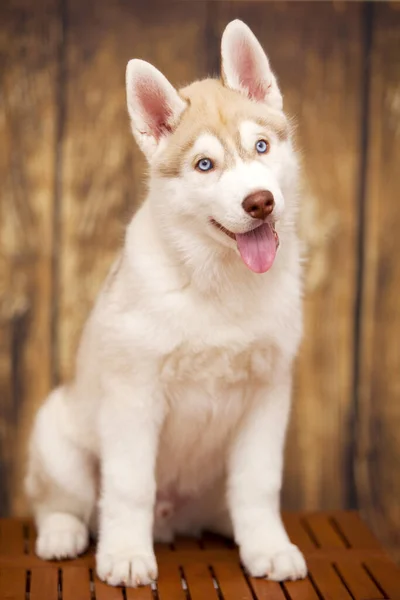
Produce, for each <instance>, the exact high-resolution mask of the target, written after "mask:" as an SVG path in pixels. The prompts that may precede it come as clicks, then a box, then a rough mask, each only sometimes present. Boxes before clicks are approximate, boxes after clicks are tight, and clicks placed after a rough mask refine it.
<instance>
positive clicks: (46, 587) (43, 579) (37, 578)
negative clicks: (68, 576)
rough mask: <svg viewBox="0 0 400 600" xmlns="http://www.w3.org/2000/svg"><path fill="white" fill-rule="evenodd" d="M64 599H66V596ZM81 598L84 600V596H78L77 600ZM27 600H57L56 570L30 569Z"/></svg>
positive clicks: (50, 568)
mask: <svg viewBox="0 0 400 600" xmlns="http://www.w3.org/2000/svg"><path fill="white" fill-rule="evenodd" d="M75 591H76V590H75ZM64 598H68V595H67V596H64ZM69 598H72V596H69ZM75 598H77V596H75ZM81 598H82V600H85V597H84V595H82V596H80V595H79V600H80V599H81ZM29 600H58V569H57V568H56V567H50V566H47V567H39V568H36V569H31V579H30V592H29Z"/></svg>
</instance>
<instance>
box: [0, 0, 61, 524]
mask: <svg viewBox="0 0 400 600" xmlns="http://www.w3.org/2000/svg"><path fill="white" fill-rule="evenodd" d="M56 7H57V3H56V1H55V0H39V1H38V2H37V3H36V4H35V10H32V4H31V2H29V0H20V1H18V2H17V1H9V2H2V3H1V6H0V22H1V28H0V61H1V70H0V89H1V93H0V139H1V143H0V179H1V182H2V185H1V190H0V334H1V336H2V341H1V342H0V352H1V354H0V397H1V401H0V405H1V410H0V465H1V467H0V468H1V471H0V476H4V477H5V482H6V486H5V487H6V489H7V491H8V494H7V497H5V494H4V493H3V495H2V502H1V506H0V510H1V511H2V512H3V513H6V512H8V511H9V510H14V512H19V510H20V509H21V506H22V502H21V500H22V496H21V492H20V481H21V477H22V472H23V464H24V460H23V459H24V454H25V444H26V439H27V435H28V430H29V427H30V424H31V421H32V416H33V413H34V412H35V410H36V409H37V407H38V405H39V404H40V403H41V401H42V399H43V398H44V396H45V394H46V393H47V391H48V389H49V386H50V379H51V374H50V371H51V336H50V331H51V312H52V311H51V295H52V261H51V257H52V220H53V187H54V179H55V128H56V119H57V111H56V85H57V49H58V43H59V39H60V30H59V21H58V16H57V8H56ZM11 472H12V475H13V479H14V485H13V481H12V478H11ZM2 487H3V486H2ZM3 489H4V488H3Z"/></svg>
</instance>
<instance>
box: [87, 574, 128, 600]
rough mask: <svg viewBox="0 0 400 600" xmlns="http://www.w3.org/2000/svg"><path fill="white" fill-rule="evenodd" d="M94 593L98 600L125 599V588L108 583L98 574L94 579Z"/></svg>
mask: <svg viewBox="0 0 400 600" xmlns="http://www.w3.org/2000/svg"><path fill="white" fill-rule="evenodd" d="M94 594H95V598H96V600H124V594H123V588H121V587H112V586H111V585H107V583H104V581H100V579H99V578H98V577H97V576H96V577H95V579H94Z"/></svg>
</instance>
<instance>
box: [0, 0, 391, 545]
mask: <svg viewBox="0 0 400 600" xmlns="http://www.w3.org/2000/svg"><path fill="white" fill-rule="evenodd" d="M234 17H241V18H243V19H244V20H245V21H246V22H247V23H248V24H249V25H250V26H251V27H252V28H253V29H254V31H255V33H256V34H257V35H258V36H259V38H260V40H261V42H262V43H263V44H264V46H265V48H266V50H267V52H268V54H269V55H270V58H271V64H272V66H273V68H274V69H275V71H276V72H277V74H278V78H279V81H280V83H281V87H282V89H283V92H284V99H285V103H286V106H287V108H288V110H289V112H290V113H291V114H292V115H293V116H294V117H295V119H296V121H297V123H298V131H297V136H296V137H297V145H298V146H299V148H300V149H301V152H302V155H303V163H304V173H305V177H304V194H303V201H302V210H301V228H302V233H303V237H304V239H305V242H306V245H307V247H308V254H309V259H308V262H307V265H306V278H305V287H306V300H305V338H304V343H303V347H302V351H301V356H300V358H299V361H298V366H297V379H296V385H295V406H294V410H293V416H292V423H291V427H290V431H289V436H288V451H287V468H286V476H285V489H284V505H285V506H287V507H289V508H304V507H308V508H312V507H316V508H317V507H318V508H334V507H346V506H355V505H358V506H359V508H360V509H362V510H363V511H365V514H366V516H367V517H368V519H369V522H370V523H371V525H372V526H373V527H374V530H375V532H376V533H377V534H378V535H379V536H380V537H381V538H382V539H383V540H385V542H387V543H388V544H389V546H390V547H391V548H392V549H393V550H394V551H396V550H397V552H399V550H398V549H399V548H400V538H399V531H400V503H399V502H398V501H397V499H398V497H399V492H400V490H399V486H400V483H399V476H398V473H399V464H400V443H399V436H398V435H397V432H398V426H399V419H400V416H399V410H398V406H399V403H398V401H397V398H398V392H399V385H400V382H399V377H400V375H399V373H400V368H399V367H400V360H399V358H400V357H399V344H398V343H397V340H398V338H399V336H400V319H399V308H398V307H399V303H398V301H397V296H398V294H397V288H398V281H399V277H398V275H397V271H396V269H397V270H398V268H397V262H398V260H397V255H398V252H397V250H398V243H399V242H398V239H399V236H398V234H397V232H398V230H399V226H400V223H399V203H398V198H397V195H398V192H399V175H398V168H397V163H398V162H399V160H398V159H399V125H398V123H399V93H400V92H399V87H398V82H399V75H400V66H399V52H398V48H399V46H400V23H399V19H400V11H399V10H398V8H396V5H395V4H394V3H392V4H391V5H390V6H389V5H386V3H384V2H382V3H376V4H374V5H372V3H368V6H367V5H366V4H363V3H352V2H349V3H343V2H334V3H329V2H318V3H317V2H301V1H299V2H295V3H294V2H279V3H277V2H206V1H203V0H198V1H196V2H172V3H165V2H163V1H161V0H160V1H159V2H152V3H146V2H125V1H123V0H119V1H118V2H106V1H105V0H98V1H97V2H94V0H90V1H89V2H80V1H79V0H62V1H61V2H60V1H59V0H39V1H38V2H36V3H35V10H32V5H31V3H30V2H29V1H28V0H6V1H5V2H2V3H1V7H0V58H1V69H0V138H1V139H0V176H1V181H2V186H1V188H0V478H1V480H2V485H0V514H5V515H6V514H10V513H14V514H23V512H24V509H25V505H24V502H23V495H22V492H21V479H22V473H23V464H24V461H23V457H24V453H25V448H26V439H27V432H28V429H29V426H30V423H31V421H32V416H33V414H34V412H35V410H36V408H37V406H38V405H39V404H40V402H41V401H42V399H43V398H44V396H45V394H46V393H47V391H48V390H49V388H50V387H51V385H52V384H53V383H54V382H55V381H57V380H59V379H64V378H65V377H67V376H68V375H69V374H71V372H72V366H73V359H74V353H75V348H76V345H77V341H78V338H79V335H80V330H81V327H82V324H83V322H84V319H85V317H86V315H87V312H88V310H89V309H90V306H91V304H92V302H93V300H94V298H95V296H96V294H97V292H98V290H99V288H100V285H101V281H102V279H103V277H104V274H105V273H106V271H107V268H108V266H109V265H110V263H111V261H112V260H113V258H114V256H115V255H116V253H117V251H118V249H119V248H120V247H121V245H122V241H123V233H124V225H125V224H126V222H127V220H128V219H129V217H130V216H131V214H132V213H133V212H134V210H135V208H136V207H137V206H138V204H139V203H140V201H141V199H142V197H143V192H144V185H143V176H144V161H143V159H142V158H141V156H140V154H139V151H138V150H137V148H136V146H135V143H134V141H133V140H132V138H131V134H130V132H129V123H128V118H127V114H126V109H125V97H124V95H125V90H124V70H125V65H126V61H127V60H128V58H131V57H134V56H136V57H140V58H144V59H146V60H149V61H151V62H153V63H154V64H155V65H156V66H157V67H159V68H160V69H161V70H163V72H164V73H165V74H166V75H167V76H168V77H169V78H170V79H171V81H172V82H173V83H175V84H176V85H180V84H183V83H186V82H187V81H190V80H191V79H193V78H196V77H203V76H204V75H206V74H207V72H211V71H214V72H215V71H216V69H217V67H218V62H219V57H218V54H219V40H220V35H221V32H222V30H223V28H224V26H225V25H226V23H227V21H228V20H229V19H230V18H234ZM368 65H369V68H367V67H368ZM365 142H367V144H365ZM365 156H366V159H367V160H366V165H364V158H365ZM364 166H366V168H364ZM359 233H360V234H361V241H362V243H361V244H359V241H360V240H359V238H358V235H359ZM359 315H361V317H360V319H359ZM355 379H357V381H356V384H358V387H357V386H355V385H353V384H354V380H355ZM356 387H357V389H355V388H356ZM354 473H355V474H356V476H354ZM295 528H296V525H295ZM294 533H295V534H296V535H299V536H300V538H301V540H302V541H303V542H304V543H306V544H307V543H308V544H310V543H312V540H311V537H312V536H313V531H312V527H311V526H310V530H308V531H306V530H305V529H304V528H301V529H299V528H298V529H297V531H295V532H294ZM320 534H321V535H322V532H320ZM324 535H325V534H324ZM329 535H330V538H329V539H325V537H324V539H323V543H327V544H330V545H331V546H334V547H336V546H335V545H337V549H340V539H338V537H337V535H335V533H330V534H329ZM310 536H311V537H310ZM306 540H308V541H306ZM310 540H311V541H310Z"/></svg>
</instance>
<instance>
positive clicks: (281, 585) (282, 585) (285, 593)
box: [279, 582, 292, 600]
mask: <svg viewBox="0 0 400 600" xmlns="http://www.w3.org/2000/svg"><path fill="white" fill-rule="evenodd" d="M279 586H280V588H281V590H282V592H283V595H284V596H285V598H286V600H292V599H291V597H290V596H289V592H288V591H287V589H286V588H285V585H284V583H282V582H279Z"/></svg>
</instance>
